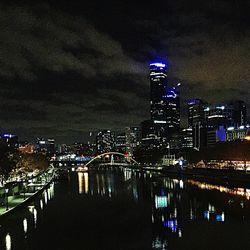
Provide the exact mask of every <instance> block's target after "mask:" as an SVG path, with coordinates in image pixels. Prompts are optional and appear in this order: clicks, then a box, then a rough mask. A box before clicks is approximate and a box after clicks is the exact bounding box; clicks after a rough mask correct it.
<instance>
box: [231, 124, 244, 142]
mask: <svg viewBox="0 0 250 250" xmlns="http://www.w3.org/2000/svg"><path fill="white" fill-rule="evenodd" d="M248 132H249V127H245V126H240V127H239V128H234V127H229V128H227V131H226V140H227V141H235V140H244V139H245V138H246V136H247V135H248Z"/></svg>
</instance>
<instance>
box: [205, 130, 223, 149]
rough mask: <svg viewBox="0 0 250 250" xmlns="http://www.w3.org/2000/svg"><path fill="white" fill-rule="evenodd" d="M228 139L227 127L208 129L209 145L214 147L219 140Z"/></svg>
mask: <svg viewBox="0 0 250 250" xmlns="http://www.w3.org/2000/svg"><path fill="white" fill-rule="evenodd" d="M225 141H226V129H225V128H224V126H219V128H214V129H210V130H208V131H207V146H208V147H212V146H214V145H215V144H216V143H217V142H225Z"/></svg>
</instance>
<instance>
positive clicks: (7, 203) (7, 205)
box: [5, 188, 9, 210]
mask: <svg viewBox="0 0 250 250" xmlns="http://www.w3.org/2000/svg"><path fill="white" fill-rule="evenodd" d="M8 192H9V189H8V188H5V196H6V210H9V201H8Z"/></svg>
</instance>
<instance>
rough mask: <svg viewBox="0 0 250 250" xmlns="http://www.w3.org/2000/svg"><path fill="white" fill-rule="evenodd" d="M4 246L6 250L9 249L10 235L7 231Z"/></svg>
mask: <svg viewBox="0 0 250 250" xmlns="http://www.w3.org/2000/svg"><path fill="white" fill-rule="evenodd" d="M5 246H6V250H11V237H10V235H9V233H7V235H6V237H5Z"/></svg>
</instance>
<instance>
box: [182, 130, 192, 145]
mask: <svg viewBox="0 0 250 250" xmlns="http://www.w3.org/2000/svg"><path fill="white" fill-rule="evenodd" d="M181 147H182V148H192V147H193V130H192V128H183V129H182V130H181Z"/></svg>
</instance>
